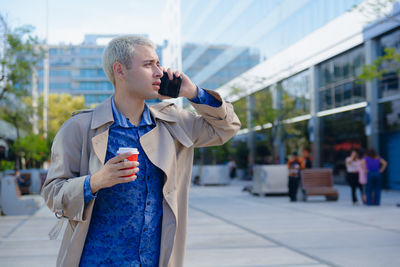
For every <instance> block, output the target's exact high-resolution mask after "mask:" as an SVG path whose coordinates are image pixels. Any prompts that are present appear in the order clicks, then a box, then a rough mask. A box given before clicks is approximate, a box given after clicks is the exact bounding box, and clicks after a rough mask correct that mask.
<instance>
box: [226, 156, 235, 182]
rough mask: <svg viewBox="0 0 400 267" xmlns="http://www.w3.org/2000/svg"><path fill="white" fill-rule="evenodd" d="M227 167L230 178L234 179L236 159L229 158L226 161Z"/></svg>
mask: <svg viewBox="0 0 400 267" xmlns="http://www.w3.org/2000/svg"><path fill="white" fill-rule="evenodd" d="M228 168H229V177H230V178H231V179H234V178H235V177H236V168H237V166H236V161H235V159H233V158H231V159H230V160H229V162H228Z"/></svg>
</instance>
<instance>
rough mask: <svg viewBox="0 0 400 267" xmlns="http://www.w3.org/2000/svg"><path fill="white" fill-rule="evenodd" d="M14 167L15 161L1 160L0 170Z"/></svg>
mask: <svg viewBox="0 0 400 267" xmlns="http://www.w3.org/2000/svg"><path fill="white" fill-rule="evenodd" d="M12 169H14V162H12V161H8V160H3V159H2V160H0V171H5V170H12Z"/></svg>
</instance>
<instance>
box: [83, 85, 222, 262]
mask: <svg viewBox="0 0 400 267" xmlns="http://www.w3.org/2000/svg"><path fill="white" fill-rule="evenodd" d="M190 101H192V102H194V103H197V104H207V105H210V106H213V107H218V106H220V105H221V102H220V101H218V100H217V99H215V98H214V97H212V96H211V95H210V94H208V93H207V92H206V91H204V90H203V89H201V88H199V87H198V95H197V97H195V98H193V99H190ZM111 103H112V111H113V116H114V123H113V124H112V125H111V126H110V130H109V136H108V144H107V153H106V159H105V161H106V162H107V161H108V160H109V159H111V158H113V157H115V156H116V155H117V150H118V148H119V147H136V148H138V149H139V157H138V161H139V172H138V173H137V174H136V175H137V179H136V180H135V181H133V182H129V183H123V184H117V185H114V186H112V187H109V188H103V189H101V190H99V191H98V192H97V193H96V194H95V195H92V193H91V190H90V177H91V176H90V175H89V176H88V177H87V178H86V180H85V184H84V198H85V204H87V203H88V202H89V201H91V200H92V199H93V198H94V197H96V202H95V204H94V207H93V213H92V219H91V222H90V227H89V231H88V234H87V237H86V241H85V246H84V248H83V252H82V256H81V261H80V266H82V267H85V266H135V267H136V266H143V267H144V266H146V267H147V266H149V267H150V266H158V261H159V255H160V242H161V241H160V240H161V222H162V201H163V195H162V187H163V185H164V173H163V172H162V171H161V170H160V169H159V168H158V167H157V166H155V165H154V164H152V163H151V161H150V160H149V159H148V157H147V155H146V154H145V153H144V151H143V148H142V147H141V145H140V142H139V139H140V137H141V136H143V135H144V134H146V133H147V132H149V131H150V130H151V129H153V128H154V127H155V126H156V124H155V122H154V120H153V118H152V117H151V115H150V112H149V109H148V108H147V106H145V109H144V111H143V114H142V119H141V121H140V123H139V125H138V126H137V127H136V126H134V125H132V124H131V123H130V122H129V120H128V119H127V118H126V117H125V116H124V115H122V114H121V113H120V112H119V111H118V110H117V108H116V106H115V103H114V98H112V101H111Z"/></svg>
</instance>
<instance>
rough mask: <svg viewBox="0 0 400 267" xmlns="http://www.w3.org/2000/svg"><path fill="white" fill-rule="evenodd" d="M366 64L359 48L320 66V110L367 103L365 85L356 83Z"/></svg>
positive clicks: (361, 47) (360, 47)
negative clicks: (362, 102)
mask: <svg viewBox="0 0 400 267" xmlns="http://www.w3.org/2000/svg"><path fill="white" fill-rule="evenodd" d="M364 62H365V59H364V54H363V46H359V47H357V48H354V49H352V50H350V51H348V52H346V53H344V54H341V55H339V56H337V57H334V58H332V59H330V60H327V61H325V62H323V63H321V64H320V65H319V79H318V80H319V84H318V87H319V97H320V98H319V104H320V110H326V109H331V108H335V107H341V106H345V105H350V104H354V103H358V102H361V101H365V85H364V84H358V83H357V81H356V78H357V76H358V75H359V74H360V73H361V69H362V65H363V64H364Z"/></svg>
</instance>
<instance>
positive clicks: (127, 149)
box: [117, 147, 139, 154]
mask: <svg viewBox="0 0 400 267" xmlns="http://www.w3.org/2000/svg"><path fill="white" fill-rule="evenodd" d="M127 152H131V153H132V154H139V150H138V149H137V148H133V147H120V148H119V149H118V151H117V154H124V153H127Z"/></svg>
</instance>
